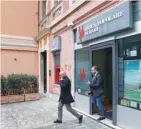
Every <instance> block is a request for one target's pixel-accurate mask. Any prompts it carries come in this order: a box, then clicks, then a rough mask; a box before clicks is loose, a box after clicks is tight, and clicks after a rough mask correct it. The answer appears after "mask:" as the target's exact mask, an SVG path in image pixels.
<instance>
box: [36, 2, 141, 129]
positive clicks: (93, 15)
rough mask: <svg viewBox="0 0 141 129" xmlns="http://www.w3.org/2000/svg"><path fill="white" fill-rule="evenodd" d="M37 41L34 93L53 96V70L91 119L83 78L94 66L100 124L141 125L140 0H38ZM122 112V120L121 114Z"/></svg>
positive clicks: (130, 128) (93, 109)
mask: <svg viewBox="0 0 141 129" xmlns="http://www.w3.org/2000/svg"><path fill="white" fill-rule="evenodd" d="M39 7H40V9H39V10H40V16H41V17H40V24H39V33H38V35H37V36H36V37H35V38H36V41H37V42H38V43H39V51H38V54H39V69H40V73H39V75H40V92H45V93H47V95H48V96H49V97H50V98H52V99H55V100H57V99H58V95H59V92H60V88H59V86H58V85H56V84H57V82H58V81H59V71H61V70H64V71H65V72H66V73H67V75H68V76H69V78H70V79H71V82H72V89H71V90H72V94H73V97H74V99H75V103H74V107H75V108H76V109H77V110H79V111H81V112H82V113H84V114H86V115H89V116H90V117H92V118H94V119H96V118H97V115H94V116H93V114H94V113H97V108H96V107H95V105H93V104H92V102H91V97H90V96H88V92H89V88H88V86H87V85H85V82H87V81H88V80H91V78H92V76H91V74H90V68H91V67H92V66H93V65H97V66H99V68H100V71H99V72H100V74H101V76H102V78H103V80H104V85H103V89H104V97H103V102H104V107H105V109H106V110H107V112H106V118H107V119H106V120H105V121H102V122H103V123H105V124H107V125H110V126H114V125H116V126H119V127H121V128H125V129H135V127H136V129H139V128H140V127H141V124H140V119H141V78H140V77H141V30H140V28H141V2H140V1H120V0H117V1H85V0H84V1H81V2H80V1H77V0H75V1H72V0H70V1H53V0H52V1H42V2H39ZM127 116H128V118H127Z"/></svg>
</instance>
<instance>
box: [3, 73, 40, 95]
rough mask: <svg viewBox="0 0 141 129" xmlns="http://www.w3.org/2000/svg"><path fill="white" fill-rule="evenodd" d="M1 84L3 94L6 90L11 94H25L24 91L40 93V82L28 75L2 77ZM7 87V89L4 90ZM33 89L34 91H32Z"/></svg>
mask: <svg viewBox="0 0 141 129" xmlns="http://www.w3.org/2000/svg"><path fill="white" fill-rule="evenodd" d="M1 83H2V88H1V89H3V92H2V93H4V91H5V90H6V91H8V92H9V94H23V93H24V89H25V90H26V89H30V90H28V93H29V92H31V93H37V92H38V80H37V78H36V77H35V76H32V75H27V74H20V75H19V74H11V75H8V76H7V78H6V77H4V76H1ZM4 87H5V88H4ZM31 89H32V90H31Z"/></svg>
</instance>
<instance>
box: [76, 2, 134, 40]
mask: <svg viewBox="0 0 141 129" xmlns="http://www.w3.org/2000/svg"><path fill="white" fill-rule="evenodd" d="M132 15H133V12H132V5H131V2H130V1H127V2H124V3H122V4H120V5H118V6H116V7H114V8H112V9H110V10H108V11H106V12H103V13H101V14H99V15H97V16H95V17H94V18H92V19H91V20H89V21H88V22H86V23H84V24H83V25H80V26H79V27H78V28H77V43H82V42H85V41H88V40H91V39H94V38H98V37H100V36H104V35H107V34H111V33H113V32H117V31H120V30H124V29H128V28H132V26H133V17H132Z"/></svg>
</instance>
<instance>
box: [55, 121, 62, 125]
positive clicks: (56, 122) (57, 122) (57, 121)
mask: <svg viewBox="0 0 141 129" xmlns="http://www.w3.org/2000/svg"><path fill="white" fill-rule="evenodd" d="M54 123H60V124H61V123H62V121H61V120H56V121H54Z"/></svg>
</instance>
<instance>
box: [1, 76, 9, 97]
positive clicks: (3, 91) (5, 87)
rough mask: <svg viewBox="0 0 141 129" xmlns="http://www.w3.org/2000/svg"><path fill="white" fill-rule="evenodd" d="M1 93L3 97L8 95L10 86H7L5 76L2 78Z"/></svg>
mask: <svg viewBox="0 0 141 129" xmlns="http://www.w3.org/2000/svg"><path fill="white" fill-rule="evenodd" d="M0 80H1V93H2V95H7V93H8V92H7V91H8V85H7V78H6V77H4V76H1V79H0Z"/></svg>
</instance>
